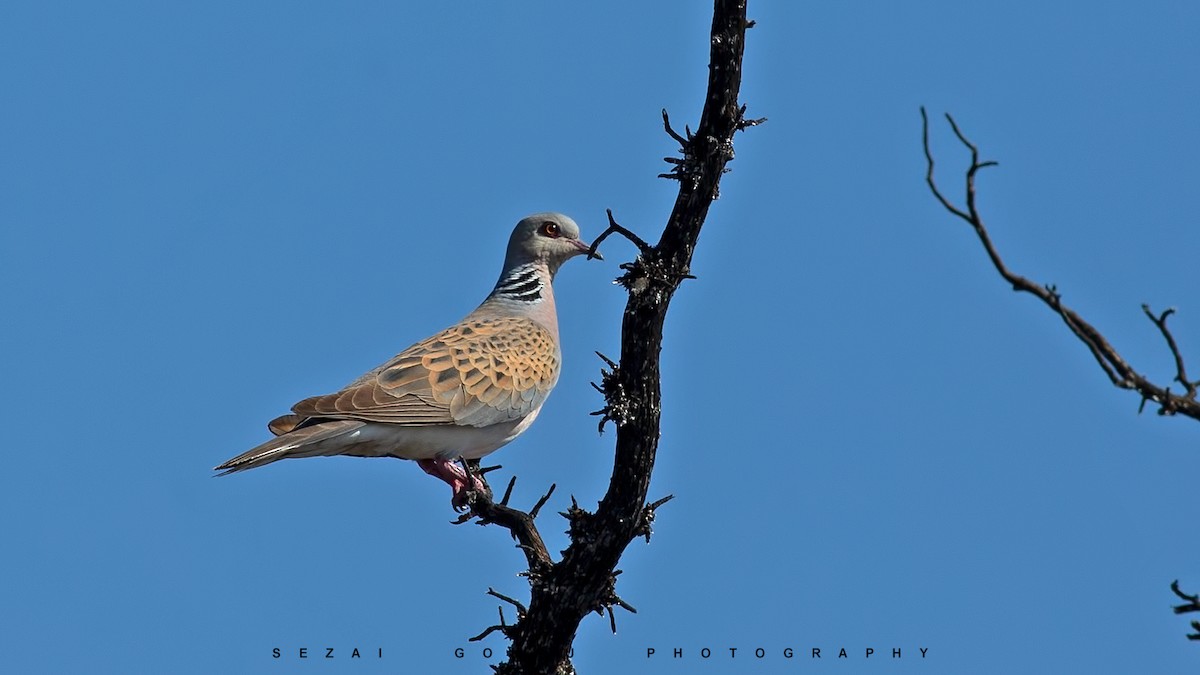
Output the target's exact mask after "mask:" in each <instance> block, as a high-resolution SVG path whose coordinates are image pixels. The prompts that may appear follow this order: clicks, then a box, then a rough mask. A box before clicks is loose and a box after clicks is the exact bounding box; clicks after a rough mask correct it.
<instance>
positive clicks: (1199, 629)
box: [1171, 579, 1200, 640]
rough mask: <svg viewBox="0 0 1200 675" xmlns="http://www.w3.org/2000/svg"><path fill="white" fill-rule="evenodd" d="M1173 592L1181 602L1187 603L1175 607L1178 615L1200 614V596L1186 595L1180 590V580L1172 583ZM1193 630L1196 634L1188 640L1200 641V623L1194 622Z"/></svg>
mask: <svg viewBox="0 0 1200 675" xmlns="http://www.w3.org/2000/svg"><path fill="white" fill-rule="evenodd" d="M1171 592H1172V593H1174V594H1175V595H1177V596H1179V598H1180V599H1181V600H1186V601H1187V602H1186V604H1183V605H1175V606H1174V607H1172V609H1173V610H1175V613H1176V614H1187V613H1189V612H1200V595H1189V594H1187V593H1184V592H1183V591H1182V590H1180V588H1179V580H1178V579H1176V580H1175V581H1172V582H1171ZM1192 630H1194V631H1196V632H1195V633H1189V634H1188V636H1187V638H1188V639H1189V640H1200V621H1193V622H1192Z"/></svg>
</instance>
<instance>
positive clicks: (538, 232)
mask: <svg viewBox="0 0 1200 675" xmlns="http://www.w3.org/2000/svg"><path fill="white" fill-rule="evenodd" d="M590 248H591V245H590V244H587V243H586V242H584V241H582V240H580V239H579V226H578V225H576V224H575V221H574V220H571V219H570V218H569V217H567V216H564V215H563V214H561V213H551V212H547V213H535V214H533V215H531V216H526V217H525V218H522V219H521V222H519V223H517V226H516V228H514V229H513V233H512V236H511V237H509V239H508V255H507V257H505V259H504V268H505V269H512V268H513V267H516V266H517V265H524V264H526V263H531V262H545V263H546V266H547V267H548V268H550V274H551V275H553V274H554V273H555V272H557V271H558V268H559V266H560V265H562V264H563V263H564V262H566V261H567V260H570V259H571V258H573V257H575V256H577V255H582V254H586V253H587V252H588V249H590ZM594 256H595V257H596V258H601V256H600V254H599V253H598V252H597V253H595V254H594ZM601 260H603V258H601Z"/></svg>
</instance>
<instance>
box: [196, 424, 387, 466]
mask: <svg viewBox="0 0 1200 675" xmlns="http://www.w3.org/2000/svg"><path fill="white" fill-rule="evenodd" d="M364 424H365V423H364V422H359V421H356V420H329V421H326V422H319V423H317V424H313V425H311V426H306V427H301V428H299V429H294V430H292V431H289V432H287V433H285V434H283V435H281V436H278V437H276V438H272V439H271V440H269V441H267V442H266V443H263V444H262V445H259V446H257V447H254V448H251V449H249V450H247V451H246V452H243V453H242V454H240V455H238V456H237V457H234V458H233V459H231V460H229V461H228V462H225V463H224V464H222V465H220V466H218V467H216V468H214V469H213V470H214V471H220V472H221V473H219V474H217V475H218V476H225V475H228V474H231V473H235V472H237V471H244V470H246V469H253V468H256V467H260V466H263V465H264V464H270V463H271V462H274V461H276V460H280V459H286V458H288V457H315V456H318V455H323V454H326V451H325V448H324V447H323V446H324V444H323V443H322V441H327V440H329V439H331V438H336V437H338V436H341V435H343V434H348V433H350V432H352V431H354V430H355V429H359V428H361V427H362V426H363V425H364Z"/></svg>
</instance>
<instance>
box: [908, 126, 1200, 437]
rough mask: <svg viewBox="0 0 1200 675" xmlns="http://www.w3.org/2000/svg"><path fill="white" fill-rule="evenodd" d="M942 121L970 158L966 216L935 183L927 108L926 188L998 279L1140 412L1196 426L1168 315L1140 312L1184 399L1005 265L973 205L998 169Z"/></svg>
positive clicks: (1051, 291)
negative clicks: (1149, 408)
mask: <svg viewBox="0 0 1200 675" xmlns="http://www.w3.org/2000/svg"><path fill="white" fill-rule="evenodd" d="M946 120H947V122H949V124H950V128H951V129H952V130H953V131H954V135H955V136H956V137H957V138H958V140H959V142H961V143H962V144H963V145H964V146H965V147H966V148H967V149H968V150H969V151H970V153H971V165H970V167H969V168H968V169H967V172H966V187H965V200H966V209H965V210H964V209H963V208H961V207H959V206H956V205H955V204H954V203H953V202H952V201H951V200H950V199H949V198H947V197H946V195H945V194H943V193H942V191H941V189H940V188H939V187H938V185H937V182H936V181H935V180H934V162H933V152H932V151H931V150H930V147H929V117H928V116H927V115H926V113H925V108H924V107H922V108H921V141H922V145H923V147H924V150H925V160H926V171H925V182H926V183H927V184H928V185H929V189H930V191H931V192H932V193H933V196H934V197H935V198H936V199H937V200H938V202H940V203H941V205H942V207H943V208H945V209H946V211H948V212H949V213H951V214H952V215H954V216H956V217H958V218H959V219H961V220H963V221H965V222H966V223H967V224H968V225H970V226H971V227H972V229H974V230H975V236H976V237H978V239H979V242H980V243H981V244H982V245H983V249H984V251H985V252H986V253H987V256H988V258H989V259H990V260H991V262H992V266H993V267H995V268H996V271H997V272H998V273H999V274H1000V276H1001V277H1003V278H1004V280H1005V281H1006V282H1008V283H1009V284H1010V285H1011V286H1012V288H1013V290H1014V291H1019V292H1024V293H1029V294H1030V295H1033V296H1035V297H1036V298H1038V299H1039V300H1041V301H1042V303H1043V304H1045V305H1046V306H1047V307H1049V308H1050V309H1051V310H1052V311H1053V312H1054V313H1056V314H1058V316H1059V317H1060V318H1061V319H1062V321H1063V323H1064V324H1066V326H1067V328H1068V329H1069V330H1070V331H1071V332H1072V333H1073V334H1074V335H1075V337H1076V338H1078V339H1079V341H1080V342H1082V343H1083V344H1084V346H1086V347H1087V348H1088V351H1089V352H1091V354H1092V357H1093V358H1094V359H1095V360H1096V363H1097V364H1098V365H1099V366H1100V369H1101V370H1102V371H1104V374H1105V375H1106V376H1107V377H1108V379H1109V381H1110V382H1112V384H1113V385H1114V386H1116V387H1118V388H1120V389H1132V390H1134V391H1136V392H1137V393H1138V394H1139V395H1140V396H1141V398H1142V405H1143V406H1144V405H1145V402H1146V401H1153V402H1154V403H1156V404H1157V405H1158V413H1159V414H1160V415H1174V414H1176V413H1178V414H1182V415H1185V416H1187V417H1191V418H1192V419H1196V420H1200V403H1197V401H1196V387H1197V385H1198V383H1196V382H1189V381H1188V379H1187V373H1186V370H1185V368H1184V363H1183V357H1182V355H1181V354H1180V351H1179V349H1178V346H1177V345H1176V343H1175V338H1174V336H1172V335H1171V332H1170V330H1168V329H1167V326H1166V320H1167V317H1168V316H1169V315H1170V314H1171V311H1170V310H1169V311H1167V312H1164V313H1163V314H1162V315H1161V316H1159V317H1155V316H1154V315H1153V314H1152V313H1151V312H1150V310H1149V308H1148V307H1143V311H1144V312H1145V313H1146V315H1147V316H1149V317H1150V320H1151V321H1153V322H1154V324H1155V325H1156V326H1158V329H1159V331H1160V332H1161V333H1162V334H1163V337H1164V338H1165V339H1166V340H1167V345H1168V347H1169V348H1170V350H1171V354H1172V356H1173V357H1174V358H1175V369H1176V376H1175V379H1176V381H1178V382H1180V383H1181V384H1182V385H1183V387H1184V391H1185V393H1184V394H1182V395H1179V394H1174V393H1172V392H1171V390H1170V388H1169V387H1163V386H1160V385H1157V384H1155V383H1153V382H1151V381H1150V380H1149V379H1147V378H1146V377H1145V376H1144V375H1142V374H1141V373H1140V372H1138V371H1137V370H1135V369H1134V368H1133V367H1132V366H1131V365H1129V363H1128V362H1126V361H1125V359H1124V358H1123V357H1122V356H1121V355H1120V353H1118V352H1117V350H1116V348H1114V347H1113V346H1112V345H1111V344H1110V343H1109V342H1108V340H1107V339H1106V338H1105V337H1104V336H1103V335H1102V334H1101V333H1100V331H1098V330H1096V328H1095V327H1094V326H1092V325H1091V324H1090V323H1088V322H1087V321H1085V320H1084V319H1083V317H1081V316H1080V315H1079V314H1078V313H1077V312H1075V310H1073V309H1071V308H1070V307H1068V306H1067V305H1065V304H1063V302H1062V295H1061V294H1060V293H1059V292H1058V290H1057V289H1056V288H1055V287H1054V286H1053V285H1041V284H1035V283H1033V282H1032V281H1030V280H1029V279H1028V278H1026V277H1024V276H1021V275H1020V274H1016V273H1015V272H1013V271H1012V270H1010V269H1009V268H1008V266H1007V265H1005V264H1004V261H1003V260H1002V259H1001V257H1000V253H999V252H998V251H997V250H996V247H995V245H994V244H993V243H992V239H991V236H990V235H989V234H988V230H987V227H986V226H985V225H984V223H983V217H982V216H981V215H980V214H979V209H978V207H977V205H976V201H975V177H976V174H977V173H978V172H979V170H980V169H983V168H986V167H989V166H996V165H997V164H996V162H993V161H980V159H979V148H978V147H977V146H976V145H975V144H974V143H972V142H971V141H970V139H968V138H967V136H966V134H964V133H963V132H962V130H961V129H960V128H959V126H958V123H957V122H955V121H954V118H953V117H951V116H950V115H948V114H947V115H946Z"/></svg>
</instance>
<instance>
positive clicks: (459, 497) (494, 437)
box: [215, 213, 600, 508]
mask: <svg viewBox="0 0 1200 675" xmlns="http://www.w3.org/2000/svg"><path fill="white" fill-rule="evenodd" d="M589 250H590V246H589V245H588V244H586V243H584V242H583V241H581V240H580V238H579V226H578V225H576V224H575V221H574V220H571V219H570V218H568V217H567V216H564V215H562V214H561V213H536V214H534V215H531V216H528V217H526V218H524V219H522V220H521V222H519V223H517V226H516V228H514V229H513V232H512V236H511V237H509V240H508V252H507V255H506V256H505V258H504V267H503V269H502V270H501V272H500V279H499V281H497V282H496V286H495V288H493V289H492V292H491V294H489V295H488V296H487V298H486V299H484V301H483V303H482V304H480V305H479V307H478V308H476V309H475V311H473V312H471V313H470V314H468V315H467V316H466V317H464V318H463V319H462V321H459V322H458V323H456V324H454V325H453V326H450V327H449V328H447V329H445V330H443V331H441V332H440V333H437V334H436V335H433V336H430V337H428V338H426V339H424V340H422V341H420V342H418V343H416V344H414V345H413V346H411V347H409V348H408V349H405V350H404V351H402V352H400V353H399V354H397V355H396V356H395V357H393V358H392V359H391V360H389V361H387V362H386V363H384V364H383V365H381V366H379V367H378V368H375V369H374V370H372V371H370V372H368V373H366V374H365V375H363V376H362V377H360V378H358V379H357V380H354V381H353V382H351V383H350V384H349V385H347V386H346V387H345V388H344V389H342V390H341V391H339V392H337V393H334V394H327V395H325V396H315V397H313V398H307V399H304V400H303V401H300V402H299V403H297V404H296V405H294V406H292V413H291V414H288V415H283V416H282V417H278V418H276V419H274V420H272V421H271V422H270V424H268V425H267V426H268V428H269V429H270V430H271V432H272V433H274V434H275V435H276V438H273V439H271V440H269V441H267V442H266V443H263V444H262V445H259V446H258V447H256V448H253V449H251V450H247V451H246V452H244V453H242V454H240V455H238V456H237V457H234V458H233V459H231V460H229V461H227V462H225V463H224V464H221V465H220V466H218V467H216V469H215V470H216V471H223V472H224V473H221V474H220V475H222V476H223V475H226V474H229V473H234V472H237V471H242V470H245V469H253V468H255V467H259V466H263V465H264V464H270V463H271V462H274V461H276V460H280V459H286V458H289V457H316V456H331V455H350V456H353V457H397V458H400V459H412V460H416V462H417V463H418V464H419V465H420V466H421V468H422V469H424V470H425V472H426V473H428V474H430V475H433V476H437V477H438V478H440V479H442V480H443V481H445V482H446V483H448V484H449V485H450V487H451V488H452V489H453V491H454V494H453V497H452V500H451V503H452V504H453V505H454V506H455V507H456V508H461V507H463V506H464V505H465V504H466V492H467V491H468V490H470V489H482V488H483V487H484V484H483V483H482V480H481V479H480V478H479V477H478V476H475V475H468V473H467V472H466V471H465V469H464V468H463V467H460V466H458V465H457V464H455V462H456V461H458V460H474V459H479V458H481V457H483V456H485V455H488V454H490V453H491V452H493V451H495V450H496V449H497V448H499V447H501V446H503V445H504V444H506V443H508V442H509V441H511V440H513V439H514V438H516V437H517V436H519V435H520V434H521V433H522V432H523V431H525V430H526V429H527V428H529V425H530V424H532V423H533V420H534V419H535V418H537V416H538V412H539V411H541V408H542V404H543V403H545V401H546V397H547V396H549V395H550V390H551V389H553V388H554V385H555V383H557V382H558V375H559V371H560V366H561V362H562V351H561V349H560V347H559V342H558V319H557V316H556V314H555V307H554V292H553V290H552V285H551V282H552V281H553V279H554V275H555V273H556V272H558V268H559V267H560V266H561V265H562V264H563V263H564V262H566V261H567V260H570V259H571V258H573V257H575V256H577V255H581V254H587V253H588V252H589ZM592 257H597V258H599V257H600V255H599V254H598V253H592Z"/></svg>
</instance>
